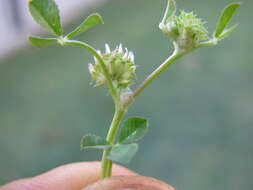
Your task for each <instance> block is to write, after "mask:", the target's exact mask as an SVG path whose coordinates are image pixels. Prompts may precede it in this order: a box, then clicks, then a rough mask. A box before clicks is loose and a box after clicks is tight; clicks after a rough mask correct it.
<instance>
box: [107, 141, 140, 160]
mask: <svg viewBox="0 0 253 190" xmlns="http://www.w3.org/2000/svg"><path fill="white" fill-rule="evenodd" d="M137 150H138V144H135V143H133V144H118V145H115V146H114V147H113V148H112V150H111V152H110V153H109V155H108V156H107V158H108V159H109V160H112V161H115V162H119V163H121V164H128V163H129V162H130V161H131V160H132V158H133V157H134V155H135V153H136V152H137Z"/></svg>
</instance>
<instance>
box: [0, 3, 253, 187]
mask: <svg viewBox="0 0 253 190" xmlns="http://www.w3.org/2000/svg"><path fill="white" fill-rule="evenodd" d="M229 2H231V1H230V0H213V1H203V0H191V1H183V0H181V1H180V0H178V1H177V4H178V7H179V8H183V9H185V10H193V11H194V12H195V13H197V14H198V15H199V16H201V17H203V19H205V20H207V21H208V28H209V30H210V31H213V30H214V28H215V24H216V21H217V19H218V15H219V13H220V11H221V10H222V8H223V7H224V6H225V5H226V4H228V3H229ZM164 7H165V1H163V0H159V1H158V0H112V1H109V2H108V3H107V4H105V5H104V6H102V7H100V8H97V9H96V10H90V13H91V12H99V13H101V14H102V16H103V17H104V20H105V23H106V24H105V25H101V26H97V27H96V28H93V29H91V30H90V31H88V32H87V33H85V34H84V35H82V36H81V38H80V39H81V40H85V41H87V42H89V43H91V44H93V45H94V46H95V47H97V48H99V49H104V43H106V42H108V43H109V44H111V45H112V46H116V45H117V44H119V43H120V42H121V43H123V44H124V45H125V46H127V47H128V48H129V49H131V50H133V51H134V52H135V55H136V64H137V65H138V66H139V67H138V69H137V73H138V78H137V80H138V81H141V80H142V79H143V78H144V77H145V76H146V75H147V74H148V73H150V72H151V71H152V70H153V69H154V68H156V67H157V66H158V65H159V63H161V62H162V61H163V60H164V59H165V58H166V56H167V55H168V54H169V53H171V51H172V46H171V42H170V41H169V40H168V39H167V38H166V37H165V36H164V35H163V34H162V33H161V32H160V30H159V29H158V27H157V26H158V23H159V21H160V20H161V17H162V14H163V11H164ZM252 8H253V1H251V0H244V1H243V5H242V7H241V8H240V9H239V11H238V14H237V16H236V19H235V20H234V22H237V23H239V24H240V27H239V29H238V30H237V31H236V32H235V33H234V34H233V35H232V36H231V37H230V38H228V39H226V40H224V41H222V42H221V43H220V44H219V45H218V46H216V47H212V48H203V49H200V50H198V51H196V52H194V53H192V54H191V55H188V56H187V57H185V58H183V59H181V60H179V61H177V64H175V65H174V66H173V67H171V68H170V70H168V71H167V72H166V73H164V74H163V75H162V76H161V77H160V78H159V79H158V80H157V81H155V82H154V83H153V84H152V85H150V87H149V88H148V89H146V91H145V93H144V94H143V95H141V97H139V99H138V101H137V102H136V103H135V104H134V106H133V107H132V108H131V109H130V111H129V114H128V115H129V116H135V115H136V116H143V117H148V118H150V131H149V133H148V135H147V136H146V137H145V138H144V139H143V140H142V141H141V147H140V151H139V152H138V154H137V156H136V157H135V158H134V160H133V161H132V162H131V163H130V164H129V165H128V167H129V168H130V169H133V170H135V171H137V172H138V173H140V174H143V175H146V176H153V177H156V178H159V179H161V180H164V181H166V182H168V183H170V184H172V185H173V186H175V187H176V188H177V189H184V190H203V189H205V190H213V189H215V190H224V189H229V190H238V189H243V190H252V189H253V180H252V178H253V144H252V136H253V85H252V81H253V64H252V49H253V38H252V37H251V34H252V32H253V25H252V22H251V21H250V20H251V19H252V18H253V14H252ZM88 14H89V12H87V14H85V15H84V16H87V15H88ZM81 20H82V19H80V20H76V21H75V23H76V24H77V23H79V22H80V21H81ZM75 23H73V25H72V24H71V26H69V29H70V28H72V27H73V26H75ZM250 23H251V24H250ZM92 61H93V59H92V56H91V55H90V54H88V53H87V52H85V51H84V50H83V49H81V48H77V47H64V48H62V47H59V46H52V47H48V48H45V49H36V48H34V47H29V48H27V49H23V50H22V51H19V52H17V54H16V55H15V56H12V57H11V58H9V59H8V60H6V61H4V62H2V64H0V150H1V152H0V184H4V183H6V182H8V181H11V180H15V179H18V178H23V177H30V176H34V175H37V174H39V173H41V172H45V171H47V170H49V169H52V168H54V167H57V166H59V165H62V164H66V163H69V162H77V161H87V160H98V159H100V155H101V154H100V153H98V152H97V151H92V150H91V151H84V152H81V151H80V149H79V141H80V138H81V137H82V135H83V134H86V133H96V134H98V135H101V136H104V135H105V134H106V131H107V129H108V126H109V124H110V120H111V118H112V115H113V105H112V101H111V99H110V97H109V96H108V94H107V92H106V90H105V89H104V88H102V87H99V88H93V87H92V86H91V85H90V76H89V73H88V71H87V64H88V63H89V62H92Z"/></svg>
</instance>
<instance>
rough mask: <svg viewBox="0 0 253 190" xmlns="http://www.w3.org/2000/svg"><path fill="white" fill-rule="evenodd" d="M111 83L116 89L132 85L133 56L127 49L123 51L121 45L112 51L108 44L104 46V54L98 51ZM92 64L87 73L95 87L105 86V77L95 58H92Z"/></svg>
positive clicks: (134, 67)
mask: <svg viewBox="0 0 253 190" xmlns="http://www.w3.org/2000/svg"><path fill="white" fill-rule="evenodd" d="M98 53H99V54H100V56H101V58H102V59H103V61H104V64H105V66H106V68H107V70H108V73H109V75H110V77H111V79H112V81H113V83H114V84H115V85H116V87H118V88H126V87H129V86H130V85H131V84H133V78H134V76H135V70H136V65H135V64H134V54H133V52H132V51H128V49H127V48H125V50H123V47H122V44H120V45H118V46H117V47H116V48H115V49H114V50H113V51H111V48H110V47H109V45H108V44H106V45H105V53H101V52H100V51H98ZM94 61H95V63H94V64H89V72H90V74H91V76H92V79H93V80H94V81H95V85H96V86H99V85H103V84H106V77H105V75H104V72H103V69H102V66H101V64H100V63H99V61H98V60H97V58H95V57H94Z"/></svg>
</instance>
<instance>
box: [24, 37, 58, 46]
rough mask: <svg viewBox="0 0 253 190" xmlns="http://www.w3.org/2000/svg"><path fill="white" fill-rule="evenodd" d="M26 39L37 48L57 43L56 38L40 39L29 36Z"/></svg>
mask: <svg viewBox="0 0 253 190" xmlns="http://www.w3.org/2000/svg"><path fill="white" fill-rule="evenodd" d="M28 39H29V40H30V42H31V43H32V44H33V45H35V46H37V47H39V48H41V47H44V46H48V45H53V44H56V43H57V39H56V38H41V37H36V36H29V37H28Z"/></svg>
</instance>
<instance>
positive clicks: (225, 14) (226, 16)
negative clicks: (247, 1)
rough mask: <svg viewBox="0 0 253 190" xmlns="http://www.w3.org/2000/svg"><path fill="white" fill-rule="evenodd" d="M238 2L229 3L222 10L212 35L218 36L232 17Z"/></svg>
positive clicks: (238, 4)
mask: <svg viewBox="0 0 253 190" xmlns="http://www.w3.org/2000/svg"><path fill="white" fill-rule="evenodd" d="M240 5H241V4H240V3H231V4H229V5H228V6H227V7H225V9H224V10H223V11H222V13H221V16H220V19H219V22H218V25H217V28H216V31H215V33H214V36H215V37H216V38H219V37H220V35H221V34H222V33H223V31H224V29H225V28H226V27H227V26H228V24H229V22H230V21H231V19H232V18H233V16H234V14H235V12H236V10H237V8H238V7H239V6H240Z"/></svg>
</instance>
